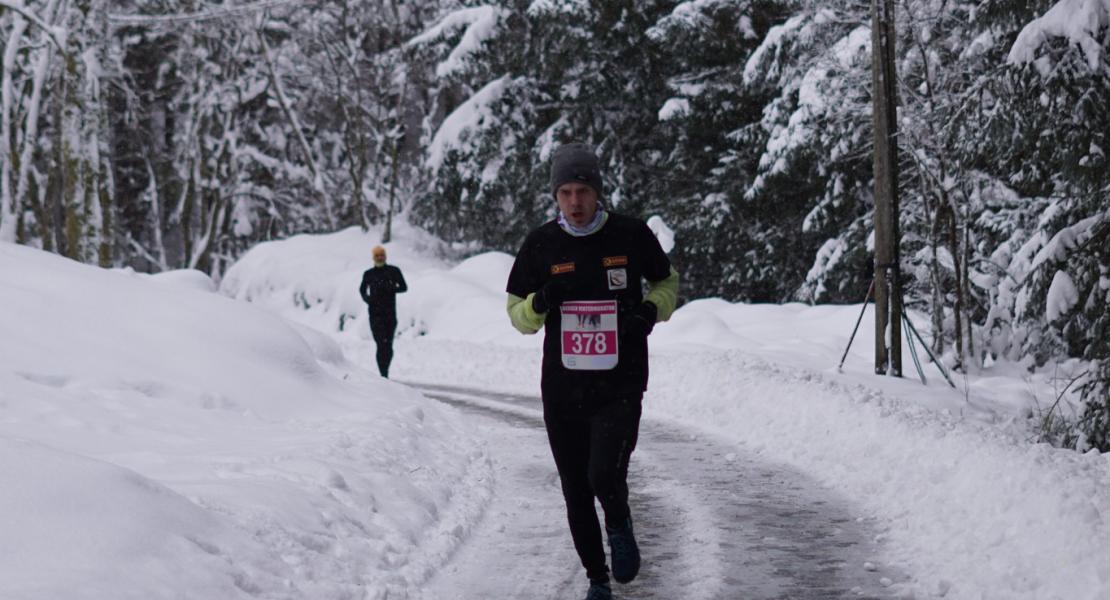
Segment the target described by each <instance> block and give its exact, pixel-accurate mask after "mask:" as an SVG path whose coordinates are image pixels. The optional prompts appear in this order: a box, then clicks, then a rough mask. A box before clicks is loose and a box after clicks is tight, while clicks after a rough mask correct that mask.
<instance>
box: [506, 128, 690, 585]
mask: <svg viewBox="0 0 1110 600" xmlns="http://www.w3.org/2000/svg"><path fill="white" fill-rule="evenodd" d="M551 190H552V192H553V193H554V195H555V199H556V201H557V203H558V206H559V216H558V218H557V219H555V220H553V221H549V222H548V223H545V224H543V225H541V226H540V227H539V228H537V229H535V230H533V231H532V232H531V233H529V234H528V237H527V238H526V239H525V241H524V245H523V246H521V248H520V252H518V253H517V256H516V262H515V263H514V264H513V269H512V272H511V273H510V274H509V282H508V286H507V291H508V293H509V300H508V311H509V317H510V318H511V319H512V322H513V326H514V327H516V328H517V329H518V330H519V331H521V332H522V333H526V334H531V333H535V332H537V331H539V329H540V327H544V344H543V373H542V375H543V377H542V383H541V386H540V387H541V393H542V396H543V418H544V423H545V425H546V427H547V439H548V441H549V442H550V444H551V453H552V455H553V456H554V458H555V467H556V468H557V469H558V471H559V479H560V480H561V482H562V486H563V498H564V500H565V501H566V505H567V520H568V521H569V523H570V533H571V537H572V538H573V539H574V548H575V550H577V551H578V556H579V558H580V559H581V560H582V566H583V567H585V568H586V576H587V577H588V578H589V580H590V587H589V591H588V592H587V593H586V600H609V599H610V598H612V597H613V592H612V590H611V588H610V586H609V569H608V567H607V566H606V564H605V548H604V546H603V545H602V540H601V526H600V523H599V522H598V518H597V512H596V511H595V509H594V498H595V497H596V498H597V499H598V500H599V501H600V502H601V507H602V509H603V511H604V513H605V531H606V533H607V534H608V537H609V550H610V554H611V557H612V563H613V578H614V579H616V580H617V582H618V583H628V582H629V581H632V580H633V579H634V578H635V577H636V574H637V573H639V570H640V550H639V548H638V547H637V545H636V538H635V536H634V535H633V532H632V516H631V513H630V510H629V507H628V483H627V480H628V462H629V459H630V458H631V456H632V451H633V449H635V447H636V438H637V435H638V433H639V428H640V412H641V400H642V399H643V394H644V390H645V389H647V380H648V353H647V336H648V334H650V333H651V330H652V328H653V327H654V326H655V323H656V321H666V320H667V319H669V318H670V316H671V313H672V312H673V311H674V308H675V303H676V295H677V292H678V272H677V271H675V270H674V268H672V267H671V263H670V260H669V259H668V258H667V255H666V254H665V253H664V252H663V249H662V248H661V247H660V245H659V241H658V240H656V239H655V236H654V235H653V234H652V232H651V230H650V229H648V226H647V225H646V224H645V223H644V222H643V221H642V220H640V219H636V218H633V217H626V216H622V215H618V214H616V213H612V212H609V211H607V210H605V208H604V207H603V206H602V205H601V203H600V202H599V199H600V198H601V195H602V182H601V170H600V167H599V161H598V158H597V156H596V155H595V154H594V153H593V151H592V150H591V149H590V148H589V147H588V146H586V145H584V144H579V143H572V144H566V145H563V146H561V147H559V148H558V149H557V150H555V153H554V154H553V155H552V158H551ZM645 279H646V280H647V282H648V288H649V291H648V294H647V296H646V297H645V296H644V295H643V289H642V283H641V282H642V280H645Z"/></svg>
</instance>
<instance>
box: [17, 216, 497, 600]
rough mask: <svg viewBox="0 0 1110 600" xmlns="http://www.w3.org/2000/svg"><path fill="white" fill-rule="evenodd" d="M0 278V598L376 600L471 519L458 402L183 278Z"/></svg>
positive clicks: (472, 486) (480, 486) (56, 262)
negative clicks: (434, 398)
mask: <svg viewBox="0 0 1110 600" xmlns="http://www.w3.org/2000/svg"><path fill="white" fill-rule="evenodd" d="M337 239H338V240H342V239H343V238H342V236H338V237H337ZM327 242H328V243H329V244H330V243H334V242H335V240H333V239H327ZM325 247H326V246H325ZM285 248H286V249H290V248H293V249H296V248H297V244H296V242H293V243H290V244H288V245H287V246H285ZM320 249H321V250H323V249H324V248H320ZM0 272H3V273H4V277H3V279H2V280H0V306H2V307H3V310H0V339H2V340H3V343H2V344H0V478H3V481H4V482H5V484H4V485H5V487H4V489H5V493H4V494H0V514H3V515H6V516H5V517H4V518H0V538H2V539H3V540H4V541H5V543H4V544H2V548H0V597H3V598H21V599H30V600H38V599H43V600H46V599H54V598H62V597H64V598H144V599H146V598H180V597H182V595H183V594H184V595H187V596H189V597H194V596H195V597H204V598H240V597H242V598H247V597H253V598H323V599H330V598H348V597H360V598H380V597H384V596H385V595H387V594H391V593H394V594H403V593H404V592H405V590H411V589H412V588H413V587H414V586H418V585H419V584H420V583H421V582H422V581H424V579H426V578H427V576H428V575H429V574H430V573H431V572H433V571H434V570H435V569H436V568H437V567H438V566H439V565H440V564H441V563H442V562H443V561H444V560H446V558H447V557H448V556H449V555H450V553H451V552H452V551H453V549H454V547H455V546H456V545H457V544H458V542H459V540H460V538H461V536H463V535H465V532H466V531H467V530H468V528H469V527H470V525H471V524H472V523H474V522H475V521H476V520H477V519H478V518H479V517H480V515H481V512H482V506H483V504H484V500H485V496H486V495H488V492H489V483H488V481H489V464H488V462H487V461H486V460H485V458H484V456H483V455H482V453H481V451H480V450H479V446H478V445H477V441H476V440H475V439H474V438H473V437H472V436H471V435H470V434H468V433H467V432H465V431H462V430H460V429H459V428H458V427H457V426H456V425H455V424H453V421H452V415H453V414H454V413H453V411H451V410H449V409H446V408H444V407H441V406H440V405H438V404H433V403H430V402H428V401H426V400H425V399H423V398H422V397H421V396H420V395H419V394H416V393H414V392H412V391H410V390H408V389H407V388H404V387H402V386H397V385H394V384H391V383H389V382H386V381H384V380H381V379H380V378H378V377H377V376H374V375H370V374H369V373H367V372H366V371H364V370H361V369H359V368H357V367H355V366H354V365H351V364H350V363H348V362H347V361H346V360H345V359H343V357H342V354H341V353H340V352H339V350H338V346H337V345H336V344H335V342H334V341H331V340H330V339H328V338H326V337H325V336H323V335H322V334H319V333H312V332H307V331H306V330H304V329H303V328H297V327H290V326H289V325H288V324H287V323H286V321H284V320H283V319H281V318H280V317H278V316H276V315H274V314H273V313H271V312H268V311H265V310H262V309H260V308H259V307H256V306H252V305H250V304H247V303H244V302H236V301H234V300H231V299H229V298H226V297H223V296H221V295H218V294H214V293H211V292H208V291H204V289H203V288H205V287H206V286H205V285H203V283H202V282H200V280H199V279H198V278H197V277H196V275H195V274H191V273H181V274H175V275H167V276H160V277H157V278H151V277H149V276H142V275H137V274H134V273H128V272H121V271H107V270H103V269H98V268H94V267H89V266H85V265H80V264H78V263H75V262H72V261H69V260H67V259H64V258H60V257H58V256H55V255H52V254H47V253H44V252H41V251H39V250H35V249H32V248H28V247H24V246H16V245H11V244H0ZM198 283H200V284H201V285H199V286H198V285H197V284H198ZM198 288H200V289H198ZM330 295H333V294H329V296H330ZM182 590H188V592H183V591H182Z"/></svg>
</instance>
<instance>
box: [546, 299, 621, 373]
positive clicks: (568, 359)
mask: <svg viewBox="0 0 1110 600" xmlns="http://www.w3.org/2000/svg"><path fill="white" fill-rule="evenodd" d="M559 311H560V313H561V315H562V324H563V327H562V331H563V340H562V341H563V366H564V367H566V368H568V369H574V370H576V371H604V370H608V369H612V368H613V367H615V366H617V360H618V359H619V355H618V353H617V301H616V300H576V301H571V302H564V303H563V304H562V305H561V306H560V307H559Z"/></svg>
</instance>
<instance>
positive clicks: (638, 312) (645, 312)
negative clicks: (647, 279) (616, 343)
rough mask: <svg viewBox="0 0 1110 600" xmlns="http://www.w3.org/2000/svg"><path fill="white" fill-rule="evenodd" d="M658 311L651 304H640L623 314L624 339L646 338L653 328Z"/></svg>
mask: <svg viewBox="0 0 1110 600" xmlns="http://www.w3.org/2000/svg"><path fill="white" fill-rule="evenodd" d="M658 316H659V309H658V308H656V307H655V304H653V303H651V302H642V303H640V305H639V306H637V307H636V308H633V309H632V310H630V311H628V312H626V313H625V314H624V332H623V333H624V335H625V336H626V337H633V336H635V337H647V336H648V334H650V333H651V330H652V329H654V328H655V319H656V318H657V317H658Z"/></svg>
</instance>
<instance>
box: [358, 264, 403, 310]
mask: <svg viewBox="0 0 1110 600" xmlns="http://www.w3.org/2000/svg"><path fill="white" fill-rule="evenodd" d="M408 289H409V286H408V285H406V284H405V277H404V276H403V275H401V269H398V268H397V267H395V266H393V265H382V266H380V267H373V268H370V269H367V270H366V272H365V273H363V274H362V284H361V285H359V286H358V293H359V295H361V296H362V301H363V302H365V303H366V304H367V305H368V306H369V308H370V318H371V319H373V320H381V321H396V320H397V294H400V293H401V292H405V291H408Z"/></svg>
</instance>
